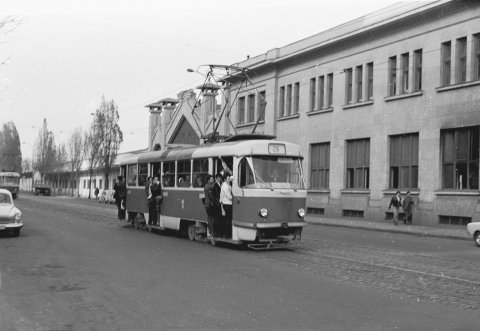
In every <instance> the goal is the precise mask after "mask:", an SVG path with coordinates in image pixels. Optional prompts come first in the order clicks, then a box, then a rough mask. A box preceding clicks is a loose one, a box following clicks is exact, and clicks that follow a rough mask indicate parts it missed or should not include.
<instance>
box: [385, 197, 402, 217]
mask: <svg viewBox="0 0 480 331" xmlns="http://www.w3.org/2000/svg"><path fill="white" fill-rule="evenodd" d="M392 206H393V224H395V225H397V224H398V214H399V209H400V207H401V206H402V198H401V197H400V191H397V192H396V193H395V196H393V197H392V199H391V200H390V204H389V205H388V210H390V208H391V207H392Z"/></svg>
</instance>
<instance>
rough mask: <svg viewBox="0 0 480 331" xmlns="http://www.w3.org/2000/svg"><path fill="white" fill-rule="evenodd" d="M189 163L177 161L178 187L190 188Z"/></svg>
mask: <svg viewBox="0 0 480 331" xmlns="http://www.w3.org/2000/svg"><path fill="white" fill-rule="evenodd" d="M190 170H191V163H190V160H181V161H177V178H178V179H177V181H178V185H177V186H178V187H190V186H192V179H191V177H190V175H191V171H190Z"/></svg>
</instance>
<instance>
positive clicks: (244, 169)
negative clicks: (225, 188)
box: [238, 158, 255, 187]
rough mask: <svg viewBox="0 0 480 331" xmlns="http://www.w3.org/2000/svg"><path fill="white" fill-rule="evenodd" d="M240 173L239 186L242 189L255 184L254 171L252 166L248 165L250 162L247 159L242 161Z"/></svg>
mask: <svg viewBox="0 0 480 331" xmlns="http://www.w3.org/2000/svg"><path fill="white" fill-rule="evenodd" d="M238 167H239V169H238V170H239V171H238V177H239V178H238V184H239V186H240V187H245V186H247V185H251V184H254V183H255V180H254V178H253V172H252V169H251V168H250V165H249V164H248V161H247V159H246V158H243V159H242V160H241V161H240V165H239V166H238Z"/></svg>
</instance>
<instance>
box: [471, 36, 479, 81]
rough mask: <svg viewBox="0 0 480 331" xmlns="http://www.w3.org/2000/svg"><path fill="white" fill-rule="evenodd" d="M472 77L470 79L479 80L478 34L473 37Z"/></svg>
mask: <svg viewBox="0 0 480 331" xmlns="http://www.w3.org/2000/svg"><path fill="white" fill-rule="evenodd" d="M472 65H473V75H472V77H473V78H472V79H473V80H477V79H480V34H475V35H473V59H472Z"/></svg>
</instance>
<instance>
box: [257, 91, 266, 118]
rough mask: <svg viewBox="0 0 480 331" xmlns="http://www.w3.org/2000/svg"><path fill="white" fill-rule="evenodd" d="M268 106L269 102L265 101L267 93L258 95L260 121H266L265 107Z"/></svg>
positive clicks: (262, 92)
mask: <svg viewBox="0 0 480 331" xmlns="http://www.w3.org/2000/svg"><path fill="white" fill-rule="evenodd" d="M266 106H267V101H266V100H265V91H261V92H260V93H258V116H259V118H260V121H265V107H266Z"/></svg>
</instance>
